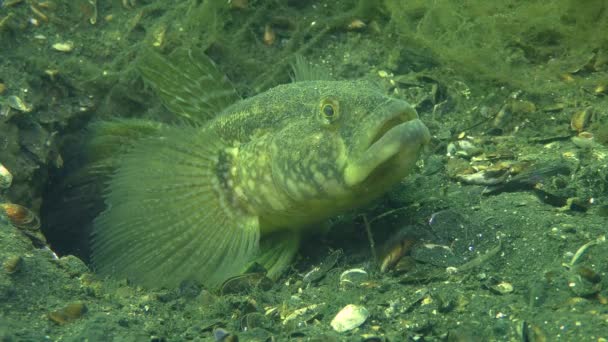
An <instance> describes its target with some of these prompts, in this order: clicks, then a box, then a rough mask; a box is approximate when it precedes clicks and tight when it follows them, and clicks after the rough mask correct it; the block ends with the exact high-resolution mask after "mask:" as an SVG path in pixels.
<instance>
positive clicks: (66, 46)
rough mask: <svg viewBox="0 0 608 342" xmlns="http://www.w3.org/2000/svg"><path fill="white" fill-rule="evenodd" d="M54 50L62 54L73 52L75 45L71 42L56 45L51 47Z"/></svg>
mask: <svg viewBox="0 0 608 342" xmlns="http://www.w3.org/2000/svg"><path fill="white" fill-rule="evenodd" d="M51 47H52V48H53V49H55V50H57V51H61V52H71V51H72V50H74V43H72V42H71V41H67V42H61V43H55V44H53V45H52V46H51Z"/></svg>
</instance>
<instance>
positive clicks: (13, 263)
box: [2, 255, 23, 274]
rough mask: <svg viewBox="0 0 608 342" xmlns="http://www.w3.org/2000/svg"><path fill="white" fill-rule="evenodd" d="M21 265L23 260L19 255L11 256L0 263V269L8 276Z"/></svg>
mask: <svg viewBox="0 0 608 342" xmlns="http://www.w3.org/2000/svg"><path fill="white" fill-rule="evenodd" d="M22 265H23V258H22V257H21V256H20V255H12V256H9V257H8V258H7V259H6V260H4V262H3V263H2V267H4V270H5V271H6V273H8V274H13V273H15V272H17V271H18V270H19V269H20V268H21V267H22Z"/></svg>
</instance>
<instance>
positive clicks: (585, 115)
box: [570, 107, 594, 132]
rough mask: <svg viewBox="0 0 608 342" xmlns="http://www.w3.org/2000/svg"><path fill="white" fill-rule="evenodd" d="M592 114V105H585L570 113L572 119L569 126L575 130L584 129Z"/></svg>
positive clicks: (580, 130)
mask: <svg viewBox="0 0 608 342" xmlns="http://www.w3.org/2000/svg"><path fill="white" fill-rule="evenodd" d="M593 115H594V113H593V108H592V107H587V108H585V109H583V110H579V111H577V112H575V113H574V114H572V119H571V120H570V127H571V128H572V129H573V130H575V131H577V132H582V131H584V130H585V128H586V127H587V126H588V125H589V122H590V121H591V119H592V117H593Z"/></svg>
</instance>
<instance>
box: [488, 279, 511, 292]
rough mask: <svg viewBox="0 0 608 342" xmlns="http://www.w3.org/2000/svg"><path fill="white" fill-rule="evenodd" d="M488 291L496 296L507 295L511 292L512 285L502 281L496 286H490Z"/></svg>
mask: <svg viewBox="0 0 608 342" xmlns="http://www.w3.org/2000/svg"><path fill="white" fill-rule="evenodd" d="M490 291H492V292H494V293H496V294H501V295H505V294H509V293H511V292H513V285H512V284H511V283H507V282H505V281H503V282H500V283H498V284H495V285H492V286H490Z"/></svg>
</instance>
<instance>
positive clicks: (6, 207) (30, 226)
mask: <svg viewBox="0 0 608 342" xmlns="http://www.w3.org/2000/svg"><path fill="white" fill-rule="evenodd" d="M0 209H1V210H2V211H4V214H5V215H6V217H7V218H8V220H9V222H10V223H11V225H13V226H15V227H17V228H20V229H27V230H37V229H38V228H40V219H39V218H38V215H36V214H34V212H33V211H31V210H29V209H28V208H26V207H24V206H22V205H19V204H14V203H1V204H0Z"/></svg>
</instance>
